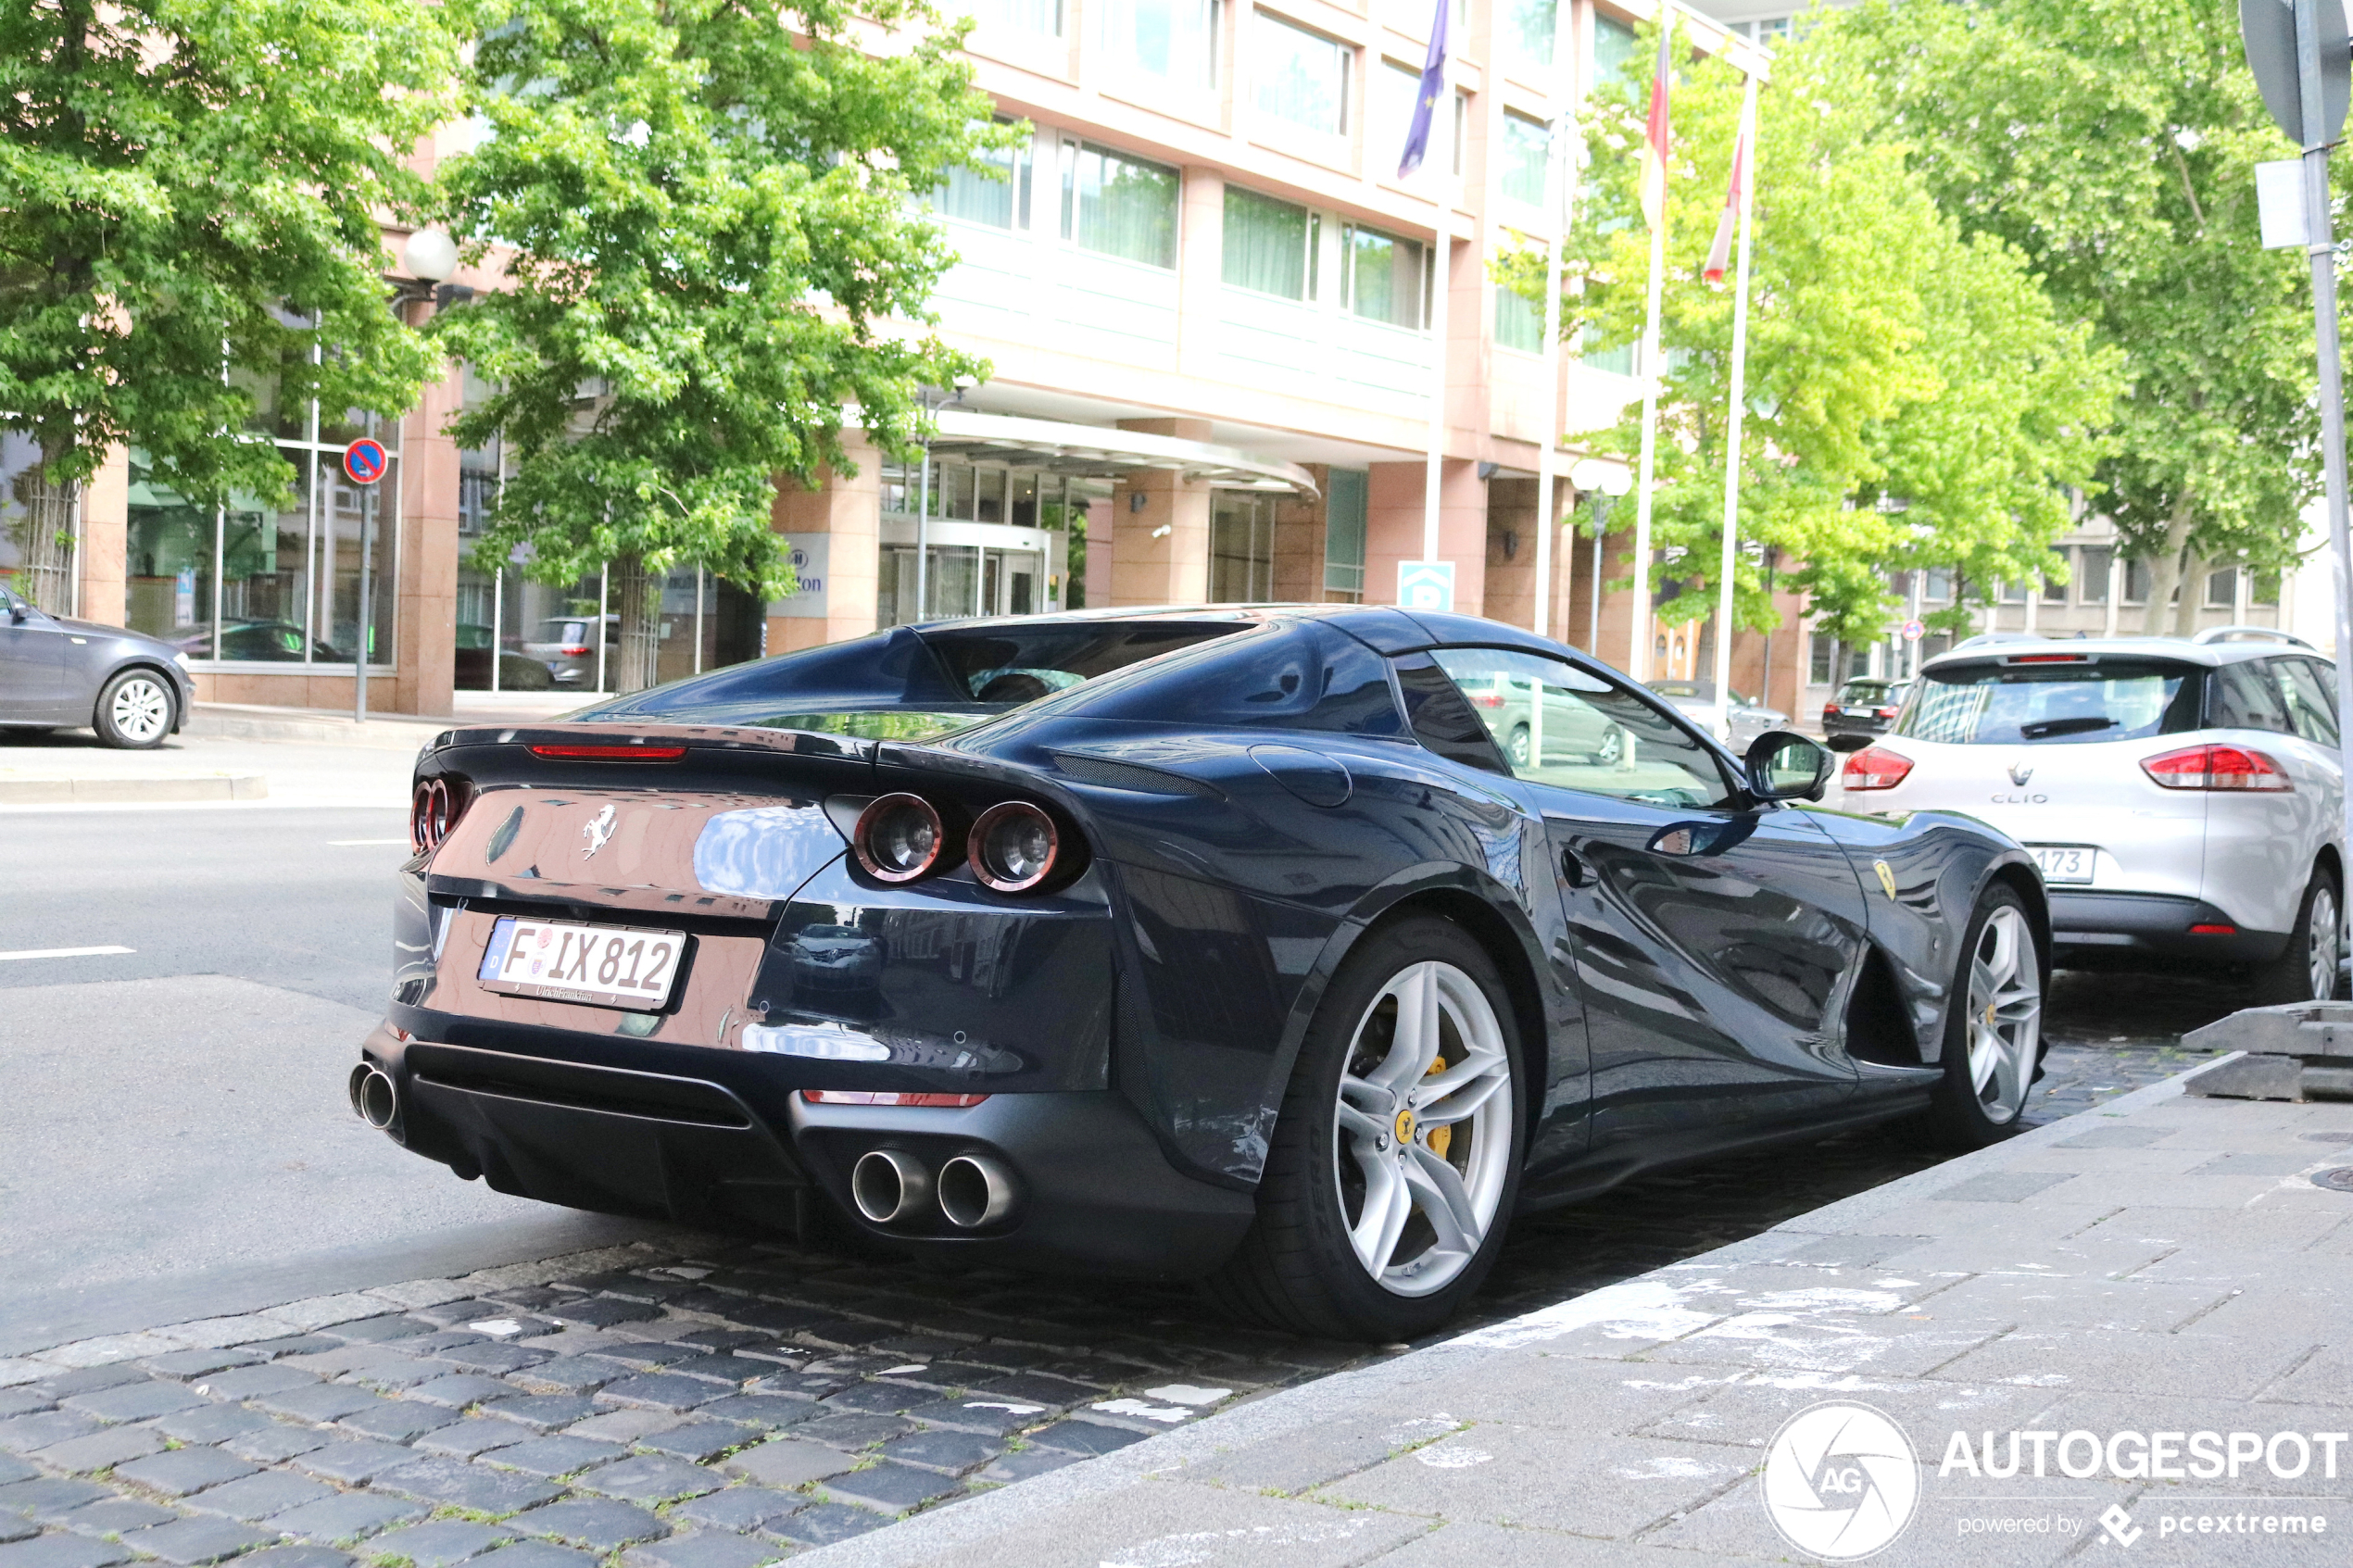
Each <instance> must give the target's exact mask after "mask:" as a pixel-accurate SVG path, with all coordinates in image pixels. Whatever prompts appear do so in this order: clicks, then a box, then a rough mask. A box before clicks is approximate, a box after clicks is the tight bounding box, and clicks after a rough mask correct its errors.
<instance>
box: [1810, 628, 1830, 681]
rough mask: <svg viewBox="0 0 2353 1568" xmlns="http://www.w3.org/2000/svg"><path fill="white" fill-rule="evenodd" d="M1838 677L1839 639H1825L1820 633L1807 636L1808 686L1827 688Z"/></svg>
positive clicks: (1811, 633)
mask: <svg viewBox="0 0 2353 1568" xmlns="http://www.w3.org/2000/svg"><path fill="white" fill-rule="evenodd" d="M1837 675H1838V639H1837V638H1836V637H1825V636H1823V635H1822V634H1821V633H1819V632H1808V633H1806V684H1808V685H1814V686H1827V685H1829V684H1831V681H1832V680H1834V679H1836V678H1837Z"/></svg>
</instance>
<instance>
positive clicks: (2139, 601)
mask: <svg viewBox="0 0 2353 1568" xmlns="http://www.w3.org/2000/svg"><path fill="white" fill-rule="evenodd" d="M2124 602H2125V603H2126V604H2128V605H2145V604H2146V603H2148V602H2149V563H2148V562H2146V561H2145V560H2128V561H2126V562H2125V563H2124Z"/></svg>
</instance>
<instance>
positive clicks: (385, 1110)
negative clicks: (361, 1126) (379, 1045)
mask: <svg viewBox="0 0 2353 1568" xmlns="http://www.w3.org/2000/svg"><path fill="white" fill-rule="evenodd" d="M351 1109H352V1110H353V1112H354V1113H355V1114H357V1115H358V1116H359V1120H361V1121H362V1122H365V1123H368V1125H370V1126H371V1127H373V1128H374V1129H375V1130H376V1131H378V1132H380V1133H384V1132H389V1131H391V1130H392V1123H393V1122H394V1121H395V1120H396V1118H397V1117H398V1116H399V1114H400V1091H399V1090H398V1089H397V1088H396V1087H394V1085H393V1082H392V1074H390V1073H386V1072H385V1071H384V1069H383V1068H381V1067H378V1066H377V1065H376V1064H375V1063H374V1062H372V1061H363V1062H361V1063H360V1064H359V1066H357V1067H355V1068H353V1069H352V1070H351Z"/></svg>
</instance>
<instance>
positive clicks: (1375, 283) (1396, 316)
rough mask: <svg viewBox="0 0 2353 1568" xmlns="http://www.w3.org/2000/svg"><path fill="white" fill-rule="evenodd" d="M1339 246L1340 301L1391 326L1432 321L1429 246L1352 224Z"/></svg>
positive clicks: (1411, 325)
mask: <svg viewBox="0 0 2353 1568" xmlns="http://www.w3.org/2000/svg"><path fill="white" fill-rule="evenodd" d="M1340 274H1341V286H1342V287H1343V288H1344V289H1345V290H1346V294H1347V297H1346V298H1345V299H1344V300H1342V302H1341V303H1342V304H1344V305H1345V306H1346V307H1348V308H1349V309H1350V310H1351V311H1353V312H1354V313H1355V314H1356V315H1359V316H1363V317H1365V318H1366V319H1368V320H1375V321H1387V322H1388V323H1389V324H1390V326H1393V327H1413V328H1416V329H1420V328H1423V327H1426V326H1428V324H1429V316H1428V293H1429V246H1428V245H1424V244H1423V243H1422V242H1421V241H1419V240H1407V239H1400V238H1399V237H1398V236H1397V235H1395V234H1384V233H1382V232H1380V231H1379V230H1378V229H1363V228H1359V227H1357V226H1356V225H1354V224H1353V223H1352V224H1350V225H1349V226H1348V227H1347V228H1345V229H1343V230H1342V231H1341V232H1340Z"/></svg>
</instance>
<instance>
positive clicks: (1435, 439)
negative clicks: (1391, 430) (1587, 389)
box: [1422, 0, 1454, 609]
mask: <svg viewBox="0 0 2353 1568" xmlns="http://www.w3.org/2000/svg"><path fill="white" fill-rule="evenodd" d="M1446 3H1447V0H1439V4H1440V5H1441V6H1443V5H1445V4H1446ZM1437 69H1438V102H1437V105H1436V107H1433V108H1432V109H1431V110H1430V115H1431V118H1432V119H1433V121H1434V123H1433V124H1432V125H1431V126H1430V128H1429V130H1430V144H1431V151H1432V152H1433V153H1434V154H1435V155H1436V157H1435V160H1434V161H1435V162H1436V163H1437V165H1438V181H1437V184H1438V192H1437V203H1438V217H1437V238H1436V241H1435V243H1434V244H1433V245H1432V246H1431V249H1430V282H1429V361H1430V364H1429V457H1428V461H1427V462H1426V464H1425V465H1424V467H1423V470H1422V559H1424V560H1426V561H1434V560H1437V559H1438V558H1439V555H1438V499H1439V483H1440V481H1441V478H1442V477H1443V474H1444V468H1445V462H1446V295H1448V294H1449V293H1450V292H1451V291H1450V290H1449V289H1448V288H1447V282H1448V279H1447V274H1448V272H1449V271H1450V270H1452V267H1451V263H1452V262H1453V257H1454V88H1453V79H1452V75H1451V73H1450V72H1449V71H1448V69H1447V62H1446V58H1445V56H1443V55H1441V56H1439V60H1438V68H1437ZM1446 608H1449V609H1452V608H1454V607H1453V605H1452V604H1451V603H1450V604H1448V605H1447V607H1446Z"/></svg>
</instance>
